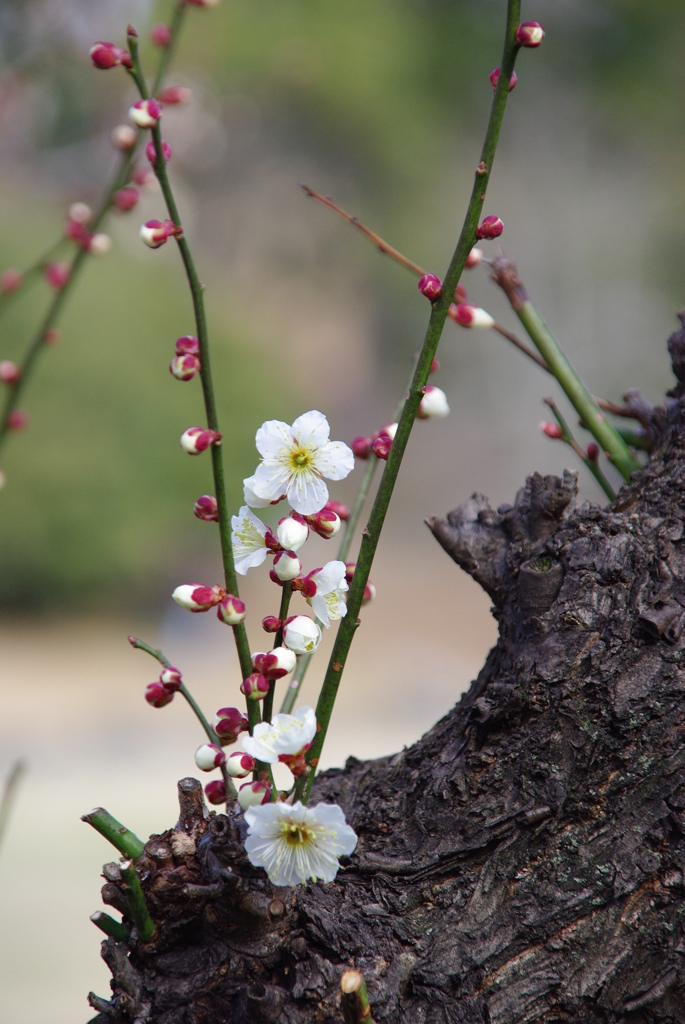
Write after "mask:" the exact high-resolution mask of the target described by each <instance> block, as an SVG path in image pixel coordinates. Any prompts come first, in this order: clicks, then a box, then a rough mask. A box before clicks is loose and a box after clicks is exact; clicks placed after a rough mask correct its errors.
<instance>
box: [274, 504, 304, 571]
mask: <svg viewBox="0 0 685 1024" xmlns="http://www.w3.org/2000/svg"><path fill="white" fill-rule="evenodd" d="M276 535H277V537H278V543H279V544H280V545H281V547H283V548H285V549H286V550H287V551H299V550H300V548H301V547H302V545H303V544H304V543H305V541H306V540H307V537H308V536H309V526H308V525H307V521H306V520H305V518H304V516H301V515H299V513H297V512H291V514H290V515H289V516H284V517H283V519H280V520H279V523H278V526H277V527H276ZM275 564H276V563H275V562H274V565H275ZM295 575H297V573H296V574H295ZM282 578H283V577H281V579H282Z"/></svg>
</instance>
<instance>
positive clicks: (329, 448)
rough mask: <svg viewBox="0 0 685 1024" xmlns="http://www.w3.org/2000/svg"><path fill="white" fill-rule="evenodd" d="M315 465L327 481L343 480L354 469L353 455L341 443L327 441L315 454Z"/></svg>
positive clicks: (349, 449) (350, 450)
mask: <svg viewBox="0 0 685 1024" xmlns="http://www.w3.org/2000/svg"><path fill="white" fill-rule="evenodd" d="M315 465H316V468H317V469H318V471H319V473H321V474H322V475H323V476H325V477H327V478H328V479H329V480H344V479H345V477H346V476H347V475H348V474H349V473H351V472H352V470H353V469H354V453H353V451H352V449H351V448H348V447H347V445H346V444H344V442H343V441H329V442H328V444H324V445H322V446H321V447H320V448H319V450H318V452H317V453H316V461H315Z"/></svg>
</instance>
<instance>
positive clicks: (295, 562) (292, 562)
mask: <svg viewBox="0 0 685 1024" xmlns="http://www.w3.org/2000/svg"><path fill="white" fill-rule="evenodd" d="M274 572H275V573H276V575H277V576H278V578H279V580H282V581H283V582H285V581H286V580H294V579H295V577H296V576H299V574H300V573H301V572H302V565H301V564H300V560H299V558H298V557H297V555H296V554H295V552H294V551H279V552H277V554H276V557H275V558H274Z"/></svg>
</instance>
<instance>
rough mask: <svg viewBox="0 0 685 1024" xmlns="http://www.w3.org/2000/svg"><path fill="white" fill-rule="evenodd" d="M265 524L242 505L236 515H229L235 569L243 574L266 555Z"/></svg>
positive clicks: (259, 562) (260, 561)
mask: <svg viewBox="0 0 685 1024" xmlns="http://www.w3.org/2000/svg"><path fill="white" fill-rule="evenodd" d="M265 536H266V526H265V525H264V523H263V522H262V521H261V519H258V518H257V516H256V515H255V514H254V512H251V511H250V509H249V508H248V507H247V505H243V506H242V508H241V509H240V510H239V511H238V515H237V516H231V542H232V544H233V559H234V562H235V571H236V572H237V573H240V575H241V576H244V575H245V574H246V573H247V570H248V569H252V568H254V567H255V566H257V565H261V564H262V562H263V561H264V559H265V558H266V555H267V550H266V543H265V540H264V538H265Z"/></svg>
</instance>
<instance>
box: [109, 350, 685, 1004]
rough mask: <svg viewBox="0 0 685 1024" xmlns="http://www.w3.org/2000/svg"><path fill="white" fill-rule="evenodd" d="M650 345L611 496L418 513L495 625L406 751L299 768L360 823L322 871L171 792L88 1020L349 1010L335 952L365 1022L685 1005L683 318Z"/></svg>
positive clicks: (117, 899) (567, 491) (554, 497)
mask: <svg viewBox="0 0 685 1024" xmlns="http://www.w3.org/2000/svg"><path fill="white" fill-rule="evenodd" d="M669 348H670V350H671V355H672V358H673V362H674V368H675V371H676V375H677V376H678V378H679V384H678V386H677V387H676V388H675V389H674V391H673V392H672V393H671V394H670V395H669V401H668V402H667V404H666V406H664V407H663V408H660V409H656V410H652V412H651V413H649V412H648V411H646V410H643V411H644V414H645V425H646V426H647V427H648V428H649V431H650V437H651V438H652V440H653V444H654V449H655V450H654V451H653V454H652V457H651V459H650V462H649V464H648V466H647V467H646V469H645V470H644V471H643V472H642V473H641V474H640V475H639V476H638V477H637V478H636V479H634V480H633V481H632V482H631V484H630V485H628V486H625V487H624V488H623V489H622V491H621V493H620V495H619V497H618V499H617V500H616V501H615V502H614V503H613V504H612V505H611V506H610V507H609V508H607V509H606V510H602V509H601V508H599V507H598V506H596V505H592V504H584V505H583V506H582V507H580V508H579V509H577V508H575V507H574V502H575V478H574V476H573V474H570V473H566V474H565V475H564V478H563V479H562V480H559V479H557V478H556V477H544V478H543V477H541V476H539V475H537V474H535V475H533V476H531V477H530V478H529V479H528V481H527V483H526V485H525V487H524V488H523V489H522V490H521V492H520V493H519V494H518V496H517V498H516V501H515V502H514V504H513V505H512V506H504V507H501V508H499V509H498V510H496V511H493V510H492V509H491V508H490V506H489V505H488V503H487V501H486V499H485V498H483V497H482V496H481V495H474V496H473V497H472V498H471V499H470V500H469V501H467V502H465V503H464V504H463V505H461V506H460V507H459V508H458V509H455V510H454V511H453V512H451V513H450V514H449V515H448V517H447V519H446V520H441V519H438V518H432V519H431V520H429V525H430V528H431V529H432V531H433V532H434V534H435V535H436V537H437V538H438V540H439V541H440V543H441V544H442V545H443V547H444V548H445V549H446V550H447V551H448V553H449V554H450V555H451V557H453V558H454V559H455V561H456V562H457V563H458V564H459V565H460V566H462V568H464V569H465V570H466V571H467V572H469V573H470V574H471V575H472V576H473V577H474V579H476V580H477V581H478V582H479V583H480V584H481V585H482V586H483V587H484V588H485V590H486V591H487V593H488V594H489V595H490V596H491V598H492V600H493V602H494V605H495V614H496V615H497V618H498V620H499V625H500V639H499V642H498V644H497V646H496V647H495V648H494V649H493V650H492V651H491V652H490V655H489V656H488V659H487V662H486V664H485V666H484V668H483V670H482V671H481V673H480V675H479V676H478V678H477V680H476V681H475V682H474V683H473V685H472V687H471V689H470V690H469V692H468V693H467V694H466V695H465V696H464V697H463V698H462V700H461V701H460V703H459V704H458V705H457V707H455V708H454V710H453V711H452V712H451V713H450V714H449V715H447V716H446V717H445V718H444V719H442V721H440V722H438V723H437V725H435V727H434V728H433V729H432V730H431V731H430V732H429V733H428V734H427V735H426V736H424V737H423V738H422V739H421V740H420V741H419V742H418V743H416V744H415V745H414V746H413V747H411V748H410V749H408V750H405V751H404V752H402V753H400V754H397V755H396V756H394V757H386V758H381V759H380V760H377V761H372V762H366V763H361V762H359V761H357V760H355V759H353V758H351V759H350V760H349V761H348V763H347V765H346V766H345V768H344V769H342V770H336V771H330V772H327V773H325V774H324V775H323V776H322V777H321V778H320V779H319V780H318V781H317V783H316V789H315V794H314V796H315V799H319V800H328V801H335V802H337V803H339V804H340V805H341V806H342V807H343V809H344V811H345V814H346V816H347V819H348V821H349V822H350V823H351V824H352V825H353V827H354V829H355V830H356V832H357V833H358V835H359V845H358V847H357V850H356V851H355V853H354V855H353V856H352V857H351V858H350V860H349V861H347V862H345V864H344V866H343V868H342V870H341V871H340V873H339V875H338V877H337V879H336V881H335V882H334V883H332V884H330V885H327V886H321V885H311V886H300V887H298V888H295V889H287V890H282V889H281V890H277V889H274V887H273V886H271V885H270V884H269V882H268V881H267V880H266V878H265V876H264V873H263V872H262V871H259V870H256V869H254V868H252V867H251V866H250V864H249V863H248V862H247V860H246V858H245V855H244V852H243V847H242V835H241V829H242V825H241V822H240V820H237V819H236V820H234V819H232V818H228V817H225V816H223V815H215V816H213V817H212V818H211V819H210V820H209V821H207V820H206V818H205V816H204V814H203V813H202V810H201V809H198V808H196V811H195V812H193V813H190V812H189V811H188V808H187V806H186V809H185V811H184V812H183V814H182V817H181V820H180V822H179V825H178V826H177V828H176V829H172V830H170V831H169V832H167V833H165V834H164V835H163V836H159V837H153V839H151V840H150V842H149V843H148V844H147V847H146V855H145V857H144V858H142V859H141V861H140V873H141V877H142V881H143V886H144V889H145V891H146V895H147V899H148V904H149V907H150V911H151V914H152V917H153V919H154V921H155V922H156V924H157V928H158V931H157V936H156V938H155V939H154V940H153V941H152V942H150V943H148V944H143V943H141V942H139V941H136V939H135V933H133V936H132V938H131V940H130V941H129V942H128V943H117V942H115V941H114V940H113V939H108V940H107V941H106V942H105V943H103V955H104V957H105V959H106V961H107V963H108V964H109V966H110V968H111V969H112V972H113V975H114V981H113V996H112V1000H111V1002H104V1001H103V1000H97V1001H96V1002H94V1005H95V1007H96V1009H98V1010H99V1011H100V1012H99V1014H98V1016H97V1017H96V1018H95V1019H96V1020H97V1021H98V1022H99V1024H113V1022H130V1021H140V1022H141V1024H142V1022H154V1024H172V1022H173V1024H177V1022H187V1024H210V1022H211V1024H219V1022H222V1021H226V1022H231V1024H242V1022H255V1024H258V1022H264V1024H268V1022H271V1021H277V1020H278V1021H283V1022H288V1024H314V1022H334V1021H336V1022H342V1020H343V1017H342V1011H341V1004H340V994H339V982H340V977H341V975H342V974H343V972H344V971H345V970H347V969H349V968H350V967H355V968H357V969H358V970H360V971H361V972H362V973H363V974H364V977H365V979H366V982H367V986H368V994H369V1000H370V1004H371V1012H372V1015H373V1019H374V1020H375V1021H378V1022H384V1021H388V1022H390V1021H392V1022H393V1024H395V1022H397V1024H410V1022H411V1024H416V1022H426V1024H438V1022H440V1024H442V1022H455V1024H456V1022H460V1024H483V1022H486V1024H487V1022H491V1024H524V1022H530V1024H532V1022H541V1021H543V1020H544V1021H546V1022H561V1021H583V1022H587V1024H595V1022H597V1024H600V1022H601V1024H610V1022H611V1024H620V1022H626V1024H643V1022H644V1024H647V1022H653V1021H685V973H684V971H683V956H684V953H685V904H684V903H683V895H684V894H685V881H684V877H683V876H684V872H685V742H684V741H685V672H683V668H682V661H683V657H684V654H685V539H684V537H683V514H684V510H685V430H684V427H683V420H682V400H683V384H682V383H680V378H681V372H680V371H681V369H682V370H683V373H682V376H683V377H684V378H685V359H684V358H682V354H683V352H685V344H684V343H683V336H682V332H678V333H677V334H676V335H674V336H673V338H672V339H671V341H670V342H669ZM198 786H199V784H198ZM192 788H193V787H192V786H190V785H189V784H186V789H185V792H186V796H187V792H188V791H189V789H192ZM196 795H197V790H196ZM186 804H187V800H186ZM108 877H109V876H108ZM105 890H106V893H105V899H106V902H111V903H113V904H114V905H115V906H118V905H121V891H120V888H119V887H118V885H117V884H116V881H114V882H112V881H111V880H110V881H108V883H107V885H106V886H105Z"/></svg>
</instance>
